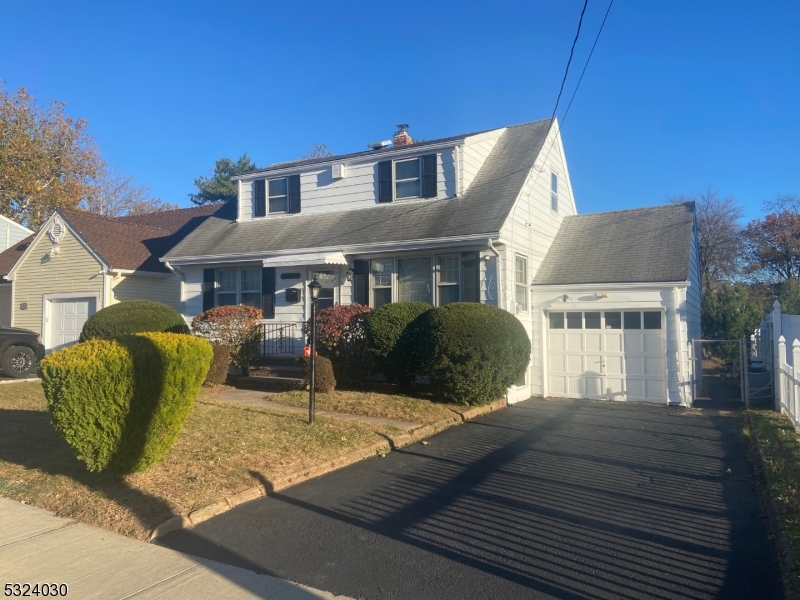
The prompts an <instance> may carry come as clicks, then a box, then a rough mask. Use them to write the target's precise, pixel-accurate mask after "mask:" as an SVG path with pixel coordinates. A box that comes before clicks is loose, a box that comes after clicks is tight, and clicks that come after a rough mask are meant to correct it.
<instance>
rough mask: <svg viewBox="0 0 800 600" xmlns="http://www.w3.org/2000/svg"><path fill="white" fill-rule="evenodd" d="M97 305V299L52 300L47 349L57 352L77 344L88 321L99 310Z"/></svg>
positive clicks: (49, 313)
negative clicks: (59, 349)
mask: <svg viewBox="0 0 800 600" xmlns="http://www.w3.org/2000/svg"><path fill="white" fill-rule="evenodd" d="M96 303H97V299H96V298H64V299H54V300H50V301H49V304H50V306H49V311H48V316H49V320H50V323H49V325H50V326H49V331H48V333H49V335H48V336H47V349H48V350H57V349H58V348H63V347H64V346H69V345H70V344H74V343H75V342H77V341H78V338H79V337H80V335H81V329H83V324H84V323H86V319H88V318H89V317H90V316H92V315H93V314H94V313H95V310H97V306H96Z"/></svg>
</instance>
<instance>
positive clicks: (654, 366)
mask: <svg viewBox="0 0 800 600" xmlns="http://www.w3.org/2000/svg"><path fill="white" fill-rule="evenodd" d="M644 364H645V375H651V376H653V377H663V376H664V366H665V365H664V359H662V358H658V357H655V356H647V357H645V359H644Z"/></svg>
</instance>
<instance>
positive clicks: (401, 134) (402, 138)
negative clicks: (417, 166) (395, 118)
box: [392, 123, 414, 146]
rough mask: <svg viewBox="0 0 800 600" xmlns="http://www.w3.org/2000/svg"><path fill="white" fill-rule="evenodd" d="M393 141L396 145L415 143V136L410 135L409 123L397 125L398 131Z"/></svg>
mask: <svg viewBox="0 0 800 600" xmlns="http://www.w3.org/2000/svg"><path fill="white" fill-rule="evenodd" d="M392 143H393V144H394V145H395V146H410V145H411V144H413V143H414V140H413V138H412V137H411V136H410V135H408V125H407V124H405V123H403V124H401V125H398V126H397V132H396V133H395V134H394V140H393V141H392Z"/></svg>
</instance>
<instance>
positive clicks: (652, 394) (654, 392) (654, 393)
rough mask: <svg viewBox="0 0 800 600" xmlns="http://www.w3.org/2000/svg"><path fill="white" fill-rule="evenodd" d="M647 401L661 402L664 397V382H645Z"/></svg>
mask: <svg viewBox="0 0 800 600" xmlns="http://www.w3.org/2000/svg"><path fill="white" fill-rule="evenodd" d="M644 384H645V389H646V390H647V393H646V394H645V400H661V399H662V398H663V397H664V382H663V381H656V380H645V382H644Z"/></svg>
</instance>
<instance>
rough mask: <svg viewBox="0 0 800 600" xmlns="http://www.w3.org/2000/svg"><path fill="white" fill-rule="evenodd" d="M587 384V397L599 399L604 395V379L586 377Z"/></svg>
mask: <svg viewBox="0 0 800 600" xmlns="http://www.w3.org/2000/svg"><path fill="white" fill-rule="evenodd" d="M584 381H585V382H586V395H587V396H589V397H590V398H599V397H600V396H602V395H603V381H602V378H601V377H599V376H597V377H594V376H591V375H590V376H587V377H584Z"/></svg>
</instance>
